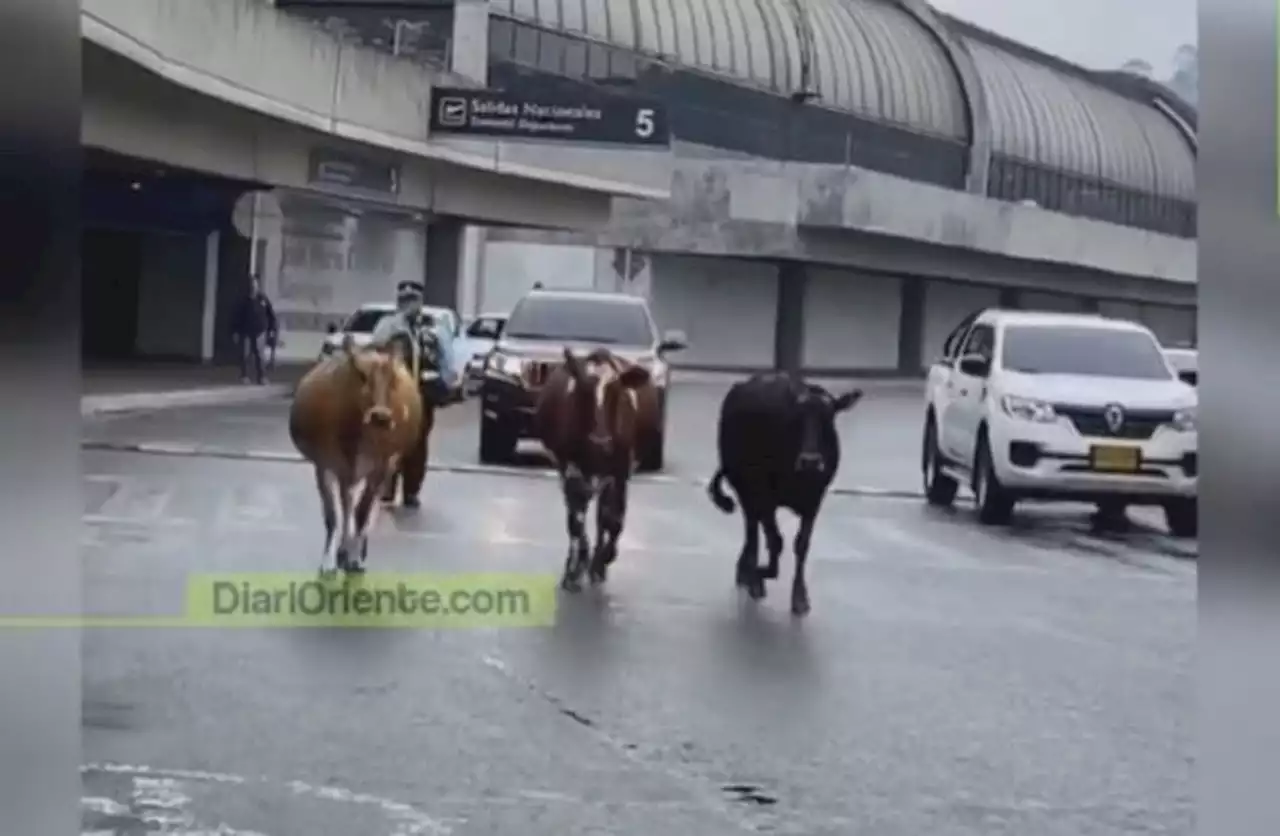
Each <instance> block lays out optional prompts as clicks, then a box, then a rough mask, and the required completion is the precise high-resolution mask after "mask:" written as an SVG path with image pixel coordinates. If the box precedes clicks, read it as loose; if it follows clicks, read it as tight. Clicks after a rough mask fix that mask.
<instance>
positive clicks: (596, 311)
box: [504, 296, 653, 346]
mask: <svg viewBox="0 0 1280 836" xmlns="http://www.w3.org/2000/svg"><path fill="white" fill-rule="evenodd" d="M504 330H505V336H507V337H512V338H514V339H527V340H562V341H564V342H586V343H598V344H600V345H629V346H646V345H650V344H651V343H652V342H653V326H652V324H651V323H650V322H649V317H648V315H647V314H646V313H645V309H644V307H643V306H642V305H639V304H628V303H624V302H618V301H615V300H605V299H586V298H566V297H547V296H527V297H525V298H524V299H522V300H521V301H520V302H519V303H518V304H517V305H516V307H515V310H513V311H512V312H511V316H510V317H509V318H508V319H507V325H506V328H505V329H504Z"/></svg>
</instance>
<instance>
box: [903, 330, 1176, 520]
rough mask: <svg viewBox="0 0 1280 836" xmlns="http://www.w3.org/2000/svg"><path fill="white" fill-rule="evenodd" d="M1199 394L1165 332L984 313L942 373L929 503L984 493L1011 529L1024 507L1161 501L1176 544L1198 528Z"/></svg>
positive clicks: (936, 372) (926, 454)
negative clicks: (1165, 346)
mask: <svg viewBox="0 0 1280 836" xmlns="http://www.w3.org/2000/svg"><path fill="white" fill-rule="evenodd" d="M1196 405H1197V395H1196V389H1195V388H1194V387H1192V386H1190V385H1188V384H1187V383H1185V382H1183V381H1182V380H1180V379H1179V378H1178V376H1177V374H1176V373H1175V371H1174V370H1173V368H1172V367H1171V365H1170V363H1169V361H1168V359H1167V358H1166V357H1165V355H1164V353H1163V352H1162V350H1161V348H1160V344H1159V342H1158V341H1157V340H1156V338H1155V335H1154V334H1152V333H1151V331H1150V330H1149V329H1147V328H1146V327H1144V326H1142V325H1139V324H1137V323H1134V322H1128V321H1124V320H1117V319H1108V318H1105V317H1102V316H1098V315H1094V314H1067V313H1040V312H1031V311H1005V310H994V309H990V310H984V311H980V312H978V313H976V314H973V315H971V316H970V317H968V318H966V319H965V320H964V321H963V322H961V323H960V325H959V326H958V327H957V328H956V329H955V330H954V331H953V332H952V333H951V334H950V335H949V336H948V337H947V340H946V342H945V344H944V346H943V351H942V356H941V357H940V358H939V359H938V360H937V361H936V362H935V363H934V364H933V365H932V367H931V368H930V369H929V375H928V384H927V386H926V392H925V404H924V407H925V410H924V412H925V414H924V432H923V443H922V453H921V470H922V473H923V480H924V491H925V496H926V498H927V500H928V502H929V503H931V504H933V505H941V506H945V505H950V504H951V503H952V501H954V499H955V496H956V492H957V490H958V488H959V487H960V486H961V485H965V486H966V487H969V488H970V489H971V490H972V491H973V495H974V500H975V504H976V505H977V510H978V519H979V520H980V521H981V522H982V523H984V524H987V525H999V524H1004V523H1007V522H1008V521H1009V519H1010V517H1011V515H1012V512H1013V508H1014V505H1015V504H1016V503H1017V502H1019V501H1021V500H1072V501H1083V502H1091V503H1095V504H1097V505H1098V506H1099V510H1100V511H1102V512H1103V513H1108V514H1110V513H1123V510H1124V508H1125V507H1126V506H1128V505H1159V506H1160V507H1161V508H1163V509H1164V513H1165V519H1166V521H1167V522H1168V526H1169V530H1170V532H1171V533H1173V534H1174V535H1176V536H1185V537H1192V536H1195V535H1196V532H1197V493H1196V478H1197V473H1198V461H1197V433H1196Z"/></svg>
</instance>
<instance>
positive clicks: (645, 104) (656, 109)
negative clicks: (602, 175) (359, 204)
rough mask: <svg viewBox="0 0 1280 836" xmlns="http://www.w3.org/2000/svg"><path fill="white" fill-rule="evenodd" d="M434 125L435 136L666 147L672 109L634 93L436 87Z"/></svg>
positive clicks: (433, 108) (433, 95)
mask: <svg viewBox="0 0 1280 836" xmlns="http://www.w3.org/2000/svg"><path fill="white" fill-rule="evenodd" d="M428 129H429V131H430V132H431V133H433V134H453V135H460V136H487V137H502V138H520V139H549V140H559V141H564V142H607V143H611V144H615V145H646V146H653V145H658V146H666V145H669V144H670V143H671V131H670V129H669V127H668V124H667V112H666V109H665V108H664V107H663V106H662V104H661V103H660V102H655V101H651V100H648V99H639V98H633V97H623V96H616V97H613V96H611V97H609V98H602V99H601V100H599V101H595V102H592V101H585V100H581V99H573V98H569V97H564V96H556V97H548V96H545V95H541V94H538V95H522V94H520V93H513V92H505V91H497V90H468V89H463V88H452V87H435V88H433V89H432V91H431V115H430V118H429V121H428Z"/></svg>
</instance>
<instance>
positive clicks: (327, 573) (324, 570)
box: [316, 566, 338, 581]
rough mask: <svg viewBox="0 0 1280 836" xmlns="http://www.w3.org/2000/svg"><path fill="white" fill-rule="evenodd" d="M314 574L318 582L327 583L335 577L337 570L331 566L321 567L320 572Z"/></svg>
mask: <svg viewBox="0 0 1280 836" xmlns="http://www.w3.org/2000/svg"><path fill="white" fill-rule="evenodd" d="M316 574H317V575H318V576H319V578H320V580H322V581H327V580H330V579H332V578H333V577H334V576H335V575H337V574H338V570H337V569H335V568H333V567H332V566H321V567H320V571H319V572H317V573H316Z"/></svg>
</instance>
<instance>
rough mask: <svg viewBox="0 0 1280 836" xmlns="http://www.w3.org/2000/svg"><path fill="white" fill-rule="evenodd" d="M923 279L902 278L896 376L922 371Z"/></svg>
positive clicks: (916, 373)
mask: <svg viewBox="0 0 1280 836" xmlns="http://www.w3.org/2000/svg"><path fill="white" fill-rule="evenodd" d="M924 293H925V284H924V280H923V279H914V278H903V279H902V282H901V291H900V294H901V299H902V306H901V309H900V310H899V312H898V374H901V375H912V376H914V375H918V374H920V372H921V371H923V369H924V360H923V357H922V352H921V346H922V345H923V343H924Z"/></svg>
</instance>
